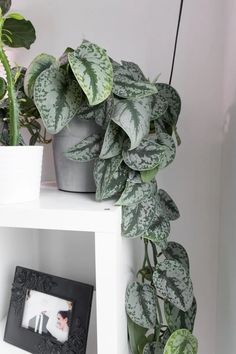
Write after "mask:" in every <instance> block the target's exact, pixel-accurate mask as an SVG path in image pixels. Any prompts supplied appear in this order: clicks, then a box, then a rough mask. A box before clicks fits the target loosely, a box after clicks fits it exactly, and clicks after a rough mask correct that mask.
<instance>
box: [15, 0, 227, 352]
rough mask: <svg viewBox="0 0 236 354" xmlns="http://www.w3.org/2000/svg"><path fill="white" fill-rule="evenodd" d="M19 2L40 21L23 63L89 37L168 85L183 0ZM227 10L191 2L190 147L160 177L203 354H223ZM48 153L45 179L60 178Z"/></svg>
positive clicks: (180, 73) (181, 71)
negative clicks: (219, 334) (218, 333)
mask: <svg viewBox="0 0 236 354" xmlns="http://www.w3.org/2000/svg"><path fill="white" fill-rule="evenodd" d="M13 3H14V5H15V9H14V10H19V11H22V12H23V13H24V14H25V16H26V17H29V18H30V19H32V21H33V23H34V24H35V26H36V29H37V37H38V38H37V42H36V44H35V45H34V46H33V47H32V50H31V51H30V52H27V51H24V50H22V51H19V52H20V54H18V56H17V57H16V60H17V61H18V62H19V63H22V64H24V63H25V64H27V63H29V62H30V60H31V59H32V58H33V57H34V56H35V55H36V54H38V53H40V52H48V53H51V54H55V55H57V56H58V55H59V54H60V53H61V52H62V51H63V49H64V48H65V47H66V46H72V47H76V46H77V45H79V44H80V42H81V39H82V38H87V39H88V40H91V41H95V42H97V43H98V44H100V45H102V46H104V47H106V48H107V50H108V52H109V54H110V55H111V56H113V57H114V58H115V59H120V58H122V59H127V60H134V61H136V62H138V63H139V64H140V66H141V67H142V68H143V69H144V71H145V73H146V74H147V75H148V76H150V77H151V78H154V77H155V76H156V75H157V74H158V73H162V76H161V79H162V80H163V81H167V79H168V75H169V70H170V64H171V53H172V47H173V41H174V35H175V27H176V21H177V12H178V6H179V0H178V1H177V0H146V1H141V0H116V1H115V0H100V1H96V0H94V1H92V0H87V1H86V2H85V1H81V0H70V1H67V2H65V1H62V0H57V1H55V0H34V1H22V2H19V1H16V0H15V1H13ZM223 5H224V4H223V1H221V0H207V1H206V0H198V1H194V0H188V1H186V4H185V8H184V13H183V24H182V27H181V33H180V43H179V50H178V55H177V62H176V70H175V74H174V80H173V84H174V86H175V87H176V88H177V89H178V90H179V92H180V94H181V96H182V98H183V112H182V116H181V121H180V126H179V133H180V135H181V137H182V141H183V144H182V146H181V147H180V149H179V151H178V155H177V158H176V161H175V162H174V163H173V165H172V166H171V167H170V168H169V169H167V171H165V172H163V173H162V175H161V176H160V178H159V185H161V186H162V187H164V188H166V189H167V190H168V191H169V192H170V194H172V196H173V197H174V198H175V200H176V202H177V203H178V205H179V208H180V210H181V214H182V218H181V219H180V220H179V221H178V222H176V223H175V224H174V225H173V237H174V239H176V240H179V241H180V242H182V243H183V244H184V245H185V246H186V248H187V249H188V251H189V254H190V257H191V264H192V276H193V281H194V285H195V293H196V296H197V299H198V317H197V324H196V331H195V333H196V335H197V336H198V337H199V354H215V324H216V288H217V253H218V247H217V240H218V226H219V225H218V216H219V197H220V195H219V190H220V178H219V176H220V129H221V119H222V105H221V102H222V90H221V89H222V85H221V84H222V80H223V76H222V75H223V34H224V33H223V17H224V11H223ZM19 52H18V53H19ZM48 151H49V153H48V156H49V157H48V158H47V159H46V160H45V164H46V165H45V169H44V176H45V178H53V169H52V168H51V167H49V166H50V163H51V157H50V156H51V154H50V149H49V150H48ZM124 330H125V329H124ZM222 353H223V352H221V353H219V354H222Z"/></svg>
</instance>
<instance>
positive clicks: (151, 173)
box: [141, 166, 159, 183]
mask: <svg viewBox="0 0 236 354" xmlns="http://www.w3.org/2000/svg"><path fill="white" fill-rule="evenodd" d="M158 171H159V166H157V167H154V168H152V169H151V170H147V171H141V178H142V181H143V182H145V183H148V182H151V181H152V180H153V179H154V178H155V176H156V174H157V172H158Z"/></svg>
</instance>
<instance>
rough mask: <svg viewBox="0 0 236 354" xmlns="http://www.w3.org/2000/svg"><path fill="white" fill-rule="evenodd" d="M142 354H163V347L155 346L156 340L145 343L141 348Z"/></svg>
mask: <svg viewBox="0 0 236 354" xmlns="http://www.w3.org/2000/svg"><path fill="white" fill-rule="evenodd" d="M142 354H163V349H162V348H160V347H157V343H156V342H152V343H147V344H146V345H145V347H144V348H143V353H142Z"/></svg>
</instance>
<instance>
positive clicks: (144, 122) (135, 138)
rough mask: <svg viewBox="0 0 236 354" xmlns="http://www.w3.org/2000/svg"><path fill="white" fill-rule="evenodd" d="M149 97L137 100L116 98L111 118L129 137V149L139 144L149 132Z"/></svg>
mask: <svg viewBox="0 0 236 354" xmlns="http://www.w3.org/2000/svg"><path fill="white" fill-rule="evenodd" d="M150 103H151V101H150V97H145V98H143V99H138V100H116V102H115V107H114V112H113V116H112V120H113V121H114V122H115V123H116V124H118V125H119V126H120V127H121V128H122V129H123V130H124V131H125V133H126V134H127V135H128V137H129V139H130V144H131V145H130V150H132V149H135V148H136V147H138V146H139V144H140V143H141V141H142V139H143V138H145V137H146V136H147V135H148V133H149V127H150V113H151V105H150Z"/></svg>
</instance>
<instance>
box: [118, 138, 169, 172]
mask: <svg viewBox="0 0 236 354" xmlns="http://www.w3.org/2000/svg"><path fill="white" fill-rule="evenodd" d="M164 154H165V147H163V146H162V145H159V144H157V143H156V142H155V141H153V140H151V139H143V140H142V141H141V143H140V145H139V146H138V147H137V148H135V149H133V150H131V151H129V150H128V151H127V150H124V151H123V158H124V162H125V163H126V165H127V166H129V168H131V169H132V170H135V171H149V170H151V169H153V168H155V167H157V166H159V165H160V164H162V163H163V158H165V155H164Z"/></svg>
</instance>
